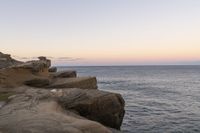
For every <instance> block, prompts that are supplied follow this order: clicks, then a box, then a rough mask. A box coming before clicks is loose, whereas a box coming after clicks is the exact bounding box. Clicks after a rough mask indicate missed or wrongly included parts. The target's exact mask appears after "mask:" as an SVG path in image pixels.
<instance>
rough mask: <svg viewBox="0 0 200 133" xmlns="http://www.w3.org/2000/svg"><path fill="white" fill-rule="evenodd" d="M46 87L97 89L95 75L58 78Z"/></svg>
mask: <svg viewBox="0 0 200 133" xmlns="http://www.w3.org/2000/svg"><path fill="white" fill-rule="evenodd" d="M47 88H81V89H97V80H96V77H77V78H67V79H63V78H58V79H57V80H55V81H54V82H52V84H50V85H49V86H47Z"/></svg>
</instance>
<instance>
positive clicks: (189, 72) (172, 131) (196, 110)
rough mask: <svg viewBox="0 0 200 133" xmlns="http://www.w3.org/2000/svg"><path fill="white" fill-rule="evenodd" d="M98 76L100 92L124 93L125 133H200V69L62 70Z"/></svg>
mask: <svg viewBox="0 0 200 133" xmlns="http://www.w3.org/2000/svg"><path fill="white" fill-rule="evenodd" d="M59 70H76V71H77V73H78V76H96V77H97V80H98V88H99V89H100V90H104V91H110V92H116V93H120V94H121V95H122V96H123V98H124V100H125V102H126V106H125V110H126V113H125V117H124V120H123V125H122V131H123V132H124V133H163V132H164V133H199V132H200V66H97V67H96V66H91V67H85V66H84V67H59Z"/></svg>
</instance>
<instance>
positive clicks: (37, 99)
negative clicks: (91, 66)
mask: <svg viewBox="0 0 200 133" xmlns="http://www.w3.org/2000/svg"><path fill="white" fill-rule="evenodd" d="M50 65H51V61H50V60H48V59H46V57H43V56H42V57H39V60H33V61H29V62H25V63H19V64H16V65H10V66H8V67H6V68H4V69H0V133H15V132H20V133H32V132H35V133H36V132H37V133H46V132H48V133H55V132H56V133H66V132H69V133H86V132H87V133H94V132H95V133H115V132H116V133H118V132H119V129H120V126H121V124H122V120H123V117H124V105H125V103H124V100H123V98H122V97H121V95H120V94H116V93H110V92H105V91H100V90H98V89H97V80H96V77H77V74H76V72H75V71H64V72H56V73H55V72H49V67H50ZM11 127H12V128H11ZM115 129H118V131H116V130H115Z"/></svg>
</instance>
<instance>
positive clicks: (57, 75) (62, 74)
mask: <svg viewBox="0 0 200 133" xmlns="http://www.w3.org/2000/svg"><path fill="white" fill-rule="evenodd" d="M52 76H53V77H54V78H74V77H77V74H76V71H60V72H56V73H52Z"/></svg>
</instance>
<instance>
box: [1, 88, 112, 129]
mask: <svg viewBox="0 0 200 133" xmlns="http://www.w3.org/2000/svg"><path fill="white" fill-rule="evenodd" d="M53 98H54V97H53V96H52V94H51V93H50V91H48V90H42V89H33V88H28V89H27V90H26V91H25V92H24V93H22V94H16V95H13V96H12V97H11V98H10V100H9V103H7V105H5V106H4V107H3V108H1V109H0V120H1V121H0V131H1V132H2V133H112V131H111V130H109V129H108V128H106V127H104V126H103V125H101V124H99V123H97V122H94V121H90V120H87V119H85V118H83V117H80V116H78V115H77V114H74V113H72V112H69V111H67V110H64V109H63V108H62V107H61V106H60V105H59V104H58V103H57V102H56V100H53ZM55 98H56V97H55Z"/></svg>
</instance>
